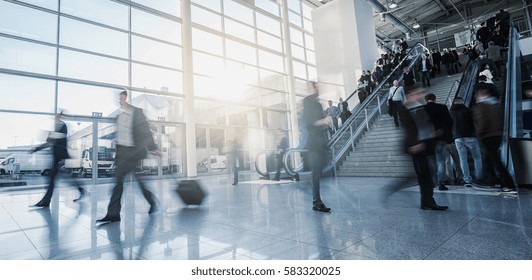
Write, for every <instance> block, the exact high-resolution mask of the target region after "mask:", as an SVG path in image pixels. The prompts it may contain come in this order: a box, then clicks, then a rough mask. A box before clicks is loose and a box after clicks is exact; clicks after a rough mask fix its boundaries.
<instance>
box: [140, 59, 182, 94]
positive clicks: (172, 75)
mask: <svg viewBox="0 0 532 280" xmlns="http://www.w3.org/2000/svg"><path fill="white" fill-rule="evenodd" d="M131 73H132V81H131V83H132V85H133V86H134V87H138V88H147V89H153V90H161V91H169V92H177V93H181V92H183V74H182V73H181V72H179V71H173V70H167V69H162V68H158V67H152V66H146V65H141V64H137V63H133V64H132V69H131Z"/></svg>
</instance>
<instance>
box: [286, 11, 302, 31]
mask: <svg viewBox="0 0 532 280" xmlns="http://www.w3.org/2000/svg"><path fill="white" fill-rule="evenodd" d="M288 20H289V21H290V23H292V24H295V25H296V26H298V27H301V16H300V15H298V14H296V13H294V12H292V11H288Z"/></svg>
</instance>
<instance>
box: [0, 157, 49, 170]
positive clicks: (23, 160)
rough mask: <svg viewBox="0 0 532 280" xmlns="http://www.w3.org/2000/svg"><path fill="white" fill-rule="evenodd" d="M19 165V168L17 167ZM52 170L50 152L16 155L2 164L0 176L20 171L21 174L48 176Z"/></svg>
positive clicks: (0, 163)
mask: <svg viewBox="0 0 532 280" xmlns="http://www.w3.org/2000/svg"><path fill="white" fill-rule="evenodd" d="M17 165H18V168H16V166H17ZM51 168H52V155H51V154H50V153H48V152H37V153H33V154H32V153H29V152H28V153H14V154H11V155H9V156H7V157H6V158H4V159H3V160H2V161H1V162H0V175H4V174H9V173H10V172H13V171H14V170H16V169H18V172H20V173H21V174H41V175H43V176H48V175H49V174H50V171H51Z"/></svg>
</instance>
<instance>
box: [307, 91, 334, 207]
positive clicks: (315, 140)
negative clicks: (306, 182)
mask: <svg viewBox="0 0 532 280" xmlns="http://www.w3.org/2000/svg"><path fill="white" fill-rule="evenodd" d="M311 86H312V89H311V90H312V92H311V93H310V95H308V96H307V97H305V98H304V99H303V119H304V121H305V124H306V125H307V131H308V140H307V144H306V146H305V149H307V150H308V152H307V155H308V156H305V157H304V159H305V160H306V161H307V163H308V165H309V166H310V169H311V173H312V179H311V184H312V210H314V211H319V212H329V211H331V208H329V207H327V206H325V204H324V203H323V201H322V200H321V195H320V177H321V172H322V169H323V163H324V161H325V160H326V151H327V137H326V129H327V128H328V124H327V121H326V119H325V116H324V115H323V107H322V106H321V104H320V103H319V101H318V96H319V95H320V92H319V86H318V83H317V82H312V83H311Z"/></svg>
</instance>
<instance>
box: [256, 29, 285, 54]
mask: <svg viewBox="0 0 532 280" xmlns="http://www.w3.org/2000/svg"><path fill="white" fill-rule="evenodd" d="M257 43H258V44H259V45H260V46H262V47H266V48H270V49H272V50H275V51H278V52H283V42H282V41H281V39H280V38H278V37H275V36H272V35H270V34H268V33H265V32H262V31H257Z"/></svg>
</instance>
